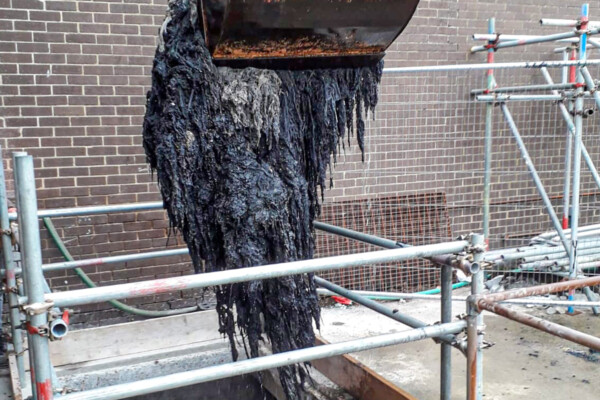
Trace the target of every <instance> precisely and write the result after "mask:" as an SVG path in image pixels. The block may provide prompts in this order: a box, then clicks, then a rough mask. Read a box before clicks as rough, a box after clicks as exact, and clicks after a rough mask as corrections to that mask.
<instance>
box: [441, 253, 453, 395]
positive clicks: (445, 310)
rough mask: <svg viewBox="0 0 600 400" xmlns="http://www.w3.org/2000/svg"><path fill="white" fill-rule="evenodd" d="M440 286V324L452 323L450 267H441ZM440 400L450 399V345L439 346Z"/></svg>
mask: <svg viewBox="0 0 600 400" xmlns="http://www.w3.org/2000/svg"><path fill="white" fill-rule="evenodd" d="M440 280H441V282H440V286H441V294H442V296H441V299H442V304H441V322H442V324H445V323H448V322H451V321H452V267H449V266H447V265H445V266H443V267H442V273H441V276H440ZM440 352H441V353H440V360H441V362H440V400H450V399H451V398H452V345H451V344H448V343H442V345H441V346H440Z"/></svg>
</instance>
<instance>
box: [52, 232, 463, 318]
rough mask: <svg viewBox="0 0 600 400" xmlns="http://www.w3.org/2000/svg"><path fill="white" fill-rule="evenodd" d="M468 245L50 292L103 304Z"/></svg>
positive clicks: (61, 299) (65, 301)
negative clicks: (104, 302) (108, 301)
mask: <svg viewBox="0 0 600 400" xmlns="http://www.w3.org/2000/svg"><path fill="white" fill-rule="evenodd" d="M467 245H468V242H466V241H456V242H448V243H440V244H431V245H425V246H414V247H407V248H402V249H394V250H383V251H376V252H367V253H358V254H350V255H344V256H337V257H327V258H318V259H313V260H303V261H294V262H289V263H281V264H271V265H264V266H260V267H251V268H242V269H235V270H228V271H219V272H210V273H206V274H199V275H192V276H185V277H174V278H166V279H158V280H152V281H146V282H133V283H125V284H121V285H113V286H103V287H97V288H93V289H80V290H73V291H69V292H57V293H52V294H48V295H46V298H45V300H46V301H52V302H54V304H55V305H56V306H57V307H70V306H75V305H82V304H89V303H99V302H103V301H107V300H118V299H124V298H133V297H141V296H146V295H152V294H160V293H167V292H170V291H173V290H186V289H194V288H202V287H208V286H216V285H224V284H227V283H236V282H245V281H249V280H255V279H269V278H277V277H281V276H287V275H294V274H303V273H310V272H319V271H325V270H335V269H343V268H348V267H355V266H361V265H369V264H376V263H387V262H395V261H403V260H408V259H411V258H425V257H430V256H433V255H438V254H449V253H456V252H461V251H463V250H464V249H465V247H466V246H467Z"/></svg>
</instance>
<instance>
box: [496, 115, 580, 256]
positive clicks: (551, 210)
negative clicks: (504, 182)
mask: <svg viewBox="0 0 600 400" xmlns="http://www.w3.org/2000/svg"><path fill="white" fill-rule="evenodd" d="M500 108H501V109H502V112H503V113H504V118H505V119H506V122H507V124H508V126H509V128H510V130H511V132H512V134H513V136H514V137H515V140H516V142H517V146H518V147H519V150H520V151H521V155H522V157H523V159H524V160H525V164H526V165H527V168H528V169H529V173H530V174H531V177H532V179H533V182H534V183H535V187H536V188H537V190H538V193H539V195H540V197H541V198H542V201H543V202H544V206H546V210H547V212H548V215H549V216H550V219H551V220H552V225H554V229H555V230H556V232H558V234H559V236H560V238H561V241H562V244H563V246H564V248H565V251H566V252H567V253H569V254H571V249H570V248H569V242H568V241H567V239H566V237H565V235H564V233H563V232H562V225H561V223H560V221H559V220H558V217H557V216H556V213H555V212H554V207H553V206H552V202H551V201H550V198H549V197H548V194H547V193H546V189H545V188H544V185H543V183H542V180H541V179H540V177H539V175H538V173H537V170H536V168H535V165H534V164H533V161H532V160H531V157H530V156H529V152H528V151H527V147H526V146H525V143H524V142H523V139H522V138H521V134H520V133H519V130H518V128H517V125H516V124H515V121H514V120H513V117H512V115H511V113H510V111H509V110H508V107H507V105H506V104H500Z"/></svg>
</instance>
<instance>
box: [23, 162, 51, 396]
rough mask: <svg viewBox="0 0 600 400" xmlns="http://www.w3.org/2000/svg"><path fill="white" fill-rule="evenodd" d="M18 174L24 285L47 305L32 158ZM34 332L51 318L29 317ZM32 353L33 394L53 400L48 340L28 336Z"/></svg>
mask: <svg viewBox="0 0 600 400" xmlns="http://www.w3.org/2000/svg"><path fill="white" fill-rule="evenodd" d="M15 170H17V171H18V181H17V184H16V185H15V186H16V189H17V196H18V198H19V207H20V213H19V215H20V218H21V223H22V225H21V226H20V230H21V231H22V232H23V242H22V243H21V246H22V248H23V249H24V250H25V251H24V255H23V270H25V271H26V274H25V276H24V284H25V287H26V290H27V296H28V298H29V301H31V303H38V304H39V303H42V302H44V274H43V272H42V250H41V242H40V230H39V220H38V218H37V196H36V186H35V174H34V167H33V157H31V156H27V157H18V158H16V163H15ZM28 323H29V325H30V326H31V327H32V328H31V329H37V330H40V331H42V330H44V329H48V316H47V313H46V312H42V313H40V314H34V315H29V316H28ZM29 339H30V340H31V343H30V353H31V354H32V359H33V365H32V371H35V374H32V379H34V380H35V382H32V383H33V390H34V391H35V392H36V393H37V398H38V399H39V400H52V397H53V390H52V368H51V365H50V352H49V347H48V336H45V335H43V334H35V333H31V334H30V335H29Z"/></svg>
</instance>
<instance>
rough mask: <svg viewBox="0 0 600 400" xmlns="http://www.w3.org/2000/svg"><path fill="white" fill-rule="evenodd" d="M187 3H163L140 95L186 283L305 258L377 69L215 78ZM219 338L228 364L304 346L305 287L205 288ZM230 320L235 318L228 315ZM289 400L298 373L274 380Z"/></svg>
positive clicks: (286, 281)
mask: <svg viewBox="0 0 600 400" xmlns="http://www.w3.org/2000/svg"><path fill="white" fill-rule="evenodd" d="M197 18H198V13H197V10H196V9H195V2H189V1H188V0H171V1H170V2H169V13H168V16H167V18H166V20H165V24H164V25H163V29H162V30H161V37H160V45H159V48H158V50H157V52H156V56H155V60H154V66H153V70H152V88H151V90H150V92H149V93H148V101H147V110H146V117H145V120H144V131H143V140H144V141H143V143H144V148H145V150H146V155H147V159H148V162H149V163H150V165H151V167H152V170H153V171H155V172H156V176H157V179H158V183H159V185H160V191H161V194H162V198H163V201H164V206H165V208H166V210H167V212H168V215H169V219H170V223H171V226H172V228H173V229H175V230H178V231H179V232H181V233H182V235H183V237H184V239H185V241H186V243H187V245H188V247H189V250H190V254H191V257H192V261H193V263H194V266H195V269H196V272H212V271H222V270H229V269H234V268H244V267H250V266H256V265H264V264H273V263H279V262H285V261H294V260H302V259H309V258H312V256H313V250H314V237H313V233H314V232H313V228H312V222H313V220H314V219H315V218H316V217H317V216H318V215H319V213H320V205H319V201H320V200H321V197H322V196H323V188H324V187H325V185H326V183H327V182H326V173H327V170H328V168H331V161H332V159H333V161H334V162H335V157H336V154H337V153H338V151H339V150H340V147H341V146H343V145H344V139H345V138H346V137H347V138H348V140H349V138H350V136H351V135H352V133H353V132H356V140H357V141H358V144H359V146H360V148H361V150H363V138H364V133H365V123H364V120H363V115H364V113H365V112H368V111H372V110H373V108H374V107H375V105H376V103H377V86H378V83H379V81H380V78H381V73H382V64H381V63H377V64H375V65H372V66H369V67H362V68H353V69H351V68H345V69H321V70H305V71H273V70H259V69H254V68H247V69H242V70H233V69H228V68H221V69H218V68H217V67H215V65H214V64H213V63H212V60H211V57H210V54H209V51H208V49H207V48H206V46H205V42H204V37H203V34H202V29H201V28H200V27H199V24H198V21H197ZM215 291H216V297H217V312H218V315H219V323H220V331H221V332H222V333H223V334H225V335H227V336H228V338H229V341H230V344H231V348H232V353H233V356H234V358H237V356H238V351H237V345H238V340H237V337H236V335H238V334H239V336H240V337H241V339H242V340H241V343H242V344H243V347H244V349H245V351H246V353H247V354H248V355H249V356H251V357H257V356H258V355H259V352H258V348H259V342H260V341H262V340H264V337H265V336H266V338H267V339H268V340H269V341H270V343H271V345H272V348H273V351H274V352H285V351H289V350H295V349H299V348H304V347H309V346H312V345H313V343H314V341H315V334H314V332H313V328H312V326H313V321H314V322H315V323H316V325H317V326H318V324H319V318H320V309H319V304H318V296H317V293H316V287H315V283H314V280H313V276H312V275H310V274H304V275H296V276H290V277H284V278H278V279H269V280H263V281H251V282H245V283H237V284H230V285H221V286H219V287H217V288H215ZM234 309H235V314H234ZM279 375H280V378H281V384H282V385H283V388H284V390H285V393H286V395H287V397H288V398H289V399H297V398H299V397H300V391H301V387H302V385H303V383H304V381H305V380H306V379H307V377H308V370H307V367H306V365H299V366H289V367H282V368H280V369H279Z"/></svg>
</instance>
